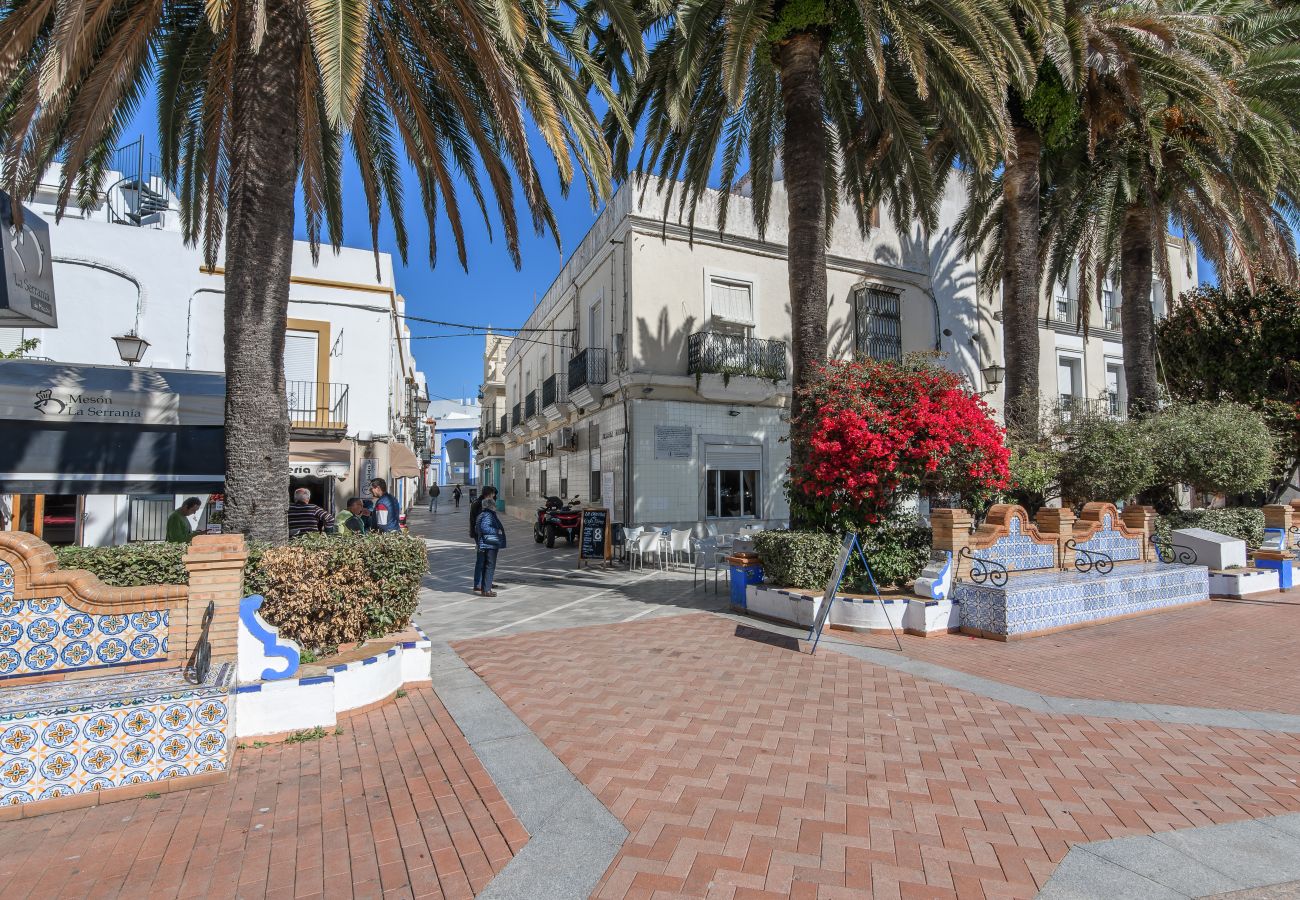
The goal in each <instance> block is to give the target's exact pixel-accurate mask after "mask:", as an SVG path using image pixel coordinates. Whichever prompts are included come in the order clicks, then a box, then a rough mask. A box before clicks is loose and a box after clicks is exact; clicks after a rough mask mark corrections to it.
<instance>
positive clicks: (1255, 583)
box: [1210, 568, 1280, 597]
mask: <svg viewBox="0 0 1300 900" xmlns="http://www.w3.org/2000/svg"><path fill="white" fill-rule="evenodd" d="M1279 584H1280V579H1279V578H1278V571H1277V570H1276V569H1245V568H1243V569H1220V570H1218V571H1211V572H1210V595H1211V596H1214V597H1247V596H1250V595H1251V594H1262V593H1264V592H1265V591H1276V590H1280V587H1279Z"/></svg>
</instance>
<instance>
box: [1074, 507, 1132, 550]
mask: <svg viewBox="0 0 1300 900" xmlns="http://www.w3.org/2000/svg"><path fill="white" fill-rule="evenodd" d="M1076 546H1078V547H1079V548H1080V549H1083V550H1090V551H1092V552H1093V553H1104V554H1106V555H1107V556H1109V557H1110V558H1111V559H1113V560H1130V559H1141V558H1142V540H1141V538H1135V537H1125V536H1124V535H1123V533H1122V532H1121V531H1120V530H1119V529H1118V528H1116V527H1115V523H1114V522H1113V521H1112V520H1111V516H1110V513H1103V514H1102V517H1101V528H1099V529H1097V531H1095V532H1093V534H1092V537H1090V538H1088V539H1087V540H1086V541H1082V542H1080V543H1079V544H1077V545H1076Z"/></svg>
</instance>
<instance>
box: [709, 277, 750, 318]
mask: <svg viewBox="0 0 1300 900" xmlns="http://www.w3.org/2000/svg"><path fill="white" fill-rule="evenodd" d="M709 317H710V318H711V319H716V320H718V321H721V322H729V323H731V324H734V325H747V326H752V325H753V324H754V288H753V285H752V284H750V283H749V282H747V281H740V280H739V279H734V278H722V277H718V276H715V275H711V276H709Z"/></svg>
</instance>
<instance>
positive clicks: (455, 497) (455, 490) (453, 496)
mask: <svg viewBox="0 0 1300 900" xmlns="http://www.w3.org/2000/svg"><path fill="white" fill-rule="evenodd" d="M451 499H453V500H455V501H456V508H457V509H460V485H456V486H455V487H454V488H452V489H451Z"/></svg>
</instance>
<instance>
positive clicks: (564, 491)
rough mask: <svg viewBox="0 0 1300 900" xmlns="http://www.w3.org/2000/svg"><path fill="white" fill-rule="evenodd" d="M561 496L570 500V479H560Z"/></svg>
mask: <svg viewBox="0 0 1300 900" xmlns="http://www.w3.org/2000/svg"><path fill="white" fill-rule="evenodd" d="M560 496H561V497H562V498H564V499H565V500H568V499H569V479H567V478H561V479H560Z"/></svg>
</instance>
